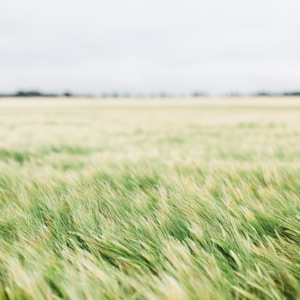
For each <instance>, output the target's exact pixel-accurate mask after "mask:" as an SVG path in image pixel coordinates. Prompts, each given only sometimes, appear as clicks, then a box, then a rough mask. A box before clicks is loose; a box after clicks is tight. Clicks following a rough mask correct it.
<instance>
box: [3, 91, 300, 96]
mask: <svg viewBox="0 0 300 300" xmlns="http://www.w3.org/2000/svg"><path fill="white" fill-rule="evenodd" d="M226 95H227V96H231V97H241V96H247V95H246V94H240V93H237V92H232V93H229V94H226ZM94 96H100V97H101V98H168V97H194V98H197V97H206V96H209V95H208V94H207V93H204V92H201V91H194V92H191V93H190V94H174V93H166V92H159V93H148V94H145V93H144V94H140V93H139V94H130V93H120V92H107V93H102V94H100V95H93V94H73V93H71V92H64V93H60V94H59V93H43V92H40V91H37V90H20V91H17V92H16V93H11V94H0V97H94ZM248 96H258V97H259V96H300V90H299V91H297V90H296V91H288V92H281V93H274V92H269V91H259V92H257V93H254V94H248Z"/></svg>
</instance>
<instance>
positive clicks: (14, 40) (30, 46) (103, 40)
mask: <svg viewBox="0 0 300 300" xmlns="http://www.w3.org/2000/svg"><path fill="white" fill-rule="evenodd" d="M299 13H300V1H299V0H284V1H283V0H281V1H279V0H251V1H242V0H209V1H208V0H207V1H201V0H181V1H176V0H109V1H101V0H26V1H23V0H9V1H2V3H1V5H0V92H14V91H16V90H20V89H38V90H41V91H44V92H64V91H66V90H69V91H72V92H76V93H95V94H101V93H103V92H114V91H116V92H130V93H159V92H171V93H189V92H192V91H203V92H208V93H212V94H218V93H229V92H242V93H248V92H255V91H260V90H269V91H275V92H277V91H286V90H299V89H300V17H299Z"/></svg>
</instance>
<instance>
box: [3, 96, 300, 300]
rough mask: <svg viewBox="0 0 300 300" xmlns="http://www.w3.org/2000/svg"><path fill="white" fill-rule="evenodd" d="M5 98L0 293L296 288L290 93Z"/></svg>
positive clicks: (295, 143)
mask: <svg viewBox="0 0 300 300" xmlns="http://www.w3.org/2000/svg"><path fill="white" fill-rule="evenodd" d="M11 101H12V102H9V101H8V100H7V101H3V102H0V123H1V124H0V125H1V126H0V299H72V300H73V299H278V300H279V299H300V255H299V253H300V246H299V245H300V101H299V99H293V101H291V100H287V99H282V100H276V101H277V102H276V101H275V100H274V102H273V100H272V99H269V100H261V99H260V100H255V99H249V100H247V101H246V100H243V99H241V100H230V99H229V100H228V103H229V104H226V103H227V102H223V100H222V101H217V100H211V103H210V102H208V101H207V100H203V101H202V102H201V101H199V102H197V101H190V100H185V102H180V101H175V102H173V101H171V100H161V101H157V100H153V102H151V101H146V100H143V101H140V102H138V101H136V102H135V101H125V100H124V101H122V100H118V101H116V100H115V101H113V100H112V101H111V102H109V101H106V102H96V101H92V100H86V102H84V101H79V103H77V102H76V101H75V100H74V103H73V102H72V101H73V100H69V102H68V101H65V102H62V103H60V102H57V101H55V100H53V102H52V104H51V103H50V102H49V101H45V102H40V103H38V102H34V101H33V102H32V101H26V102H18V103H17V104H16V103H15V102H14V101H13V100H11ZM183 101H184V100H183ZM259 101H262V102H263V103H261V102H259ZM278 102H279V104H280V105H278Z"/></svg>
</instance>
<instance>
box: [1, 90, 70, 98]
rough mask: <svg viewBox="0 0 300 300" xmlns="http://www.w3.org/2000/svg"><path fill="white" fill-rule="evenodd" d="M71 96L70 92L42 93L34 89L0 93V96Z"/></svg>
mask: <svg viewBox="0 0 300 300" xmlns="http://www.w3.org/2000/svg"><path fill="white" fill-rule="evenodd" d="M71 96H73V95H72V94H71V93H70V92H65V93H62V94H55V93H42V92H39V91H35V90H29V91H23V90H21V91H18V92H16V93H12V94H0V97H71Z"/></svg>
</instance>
